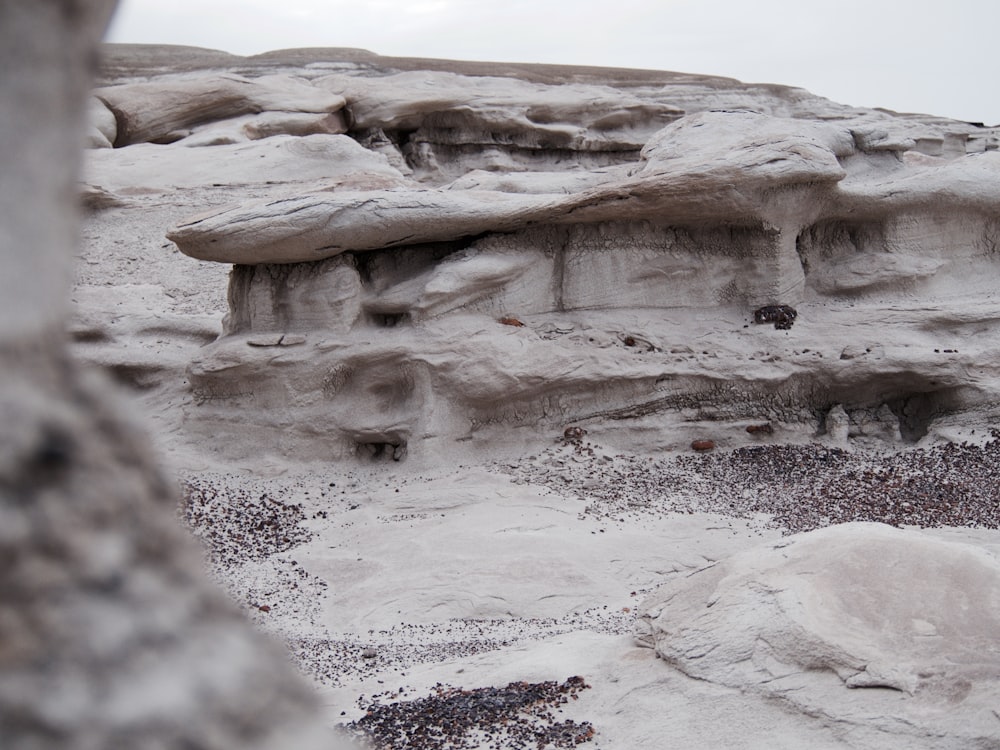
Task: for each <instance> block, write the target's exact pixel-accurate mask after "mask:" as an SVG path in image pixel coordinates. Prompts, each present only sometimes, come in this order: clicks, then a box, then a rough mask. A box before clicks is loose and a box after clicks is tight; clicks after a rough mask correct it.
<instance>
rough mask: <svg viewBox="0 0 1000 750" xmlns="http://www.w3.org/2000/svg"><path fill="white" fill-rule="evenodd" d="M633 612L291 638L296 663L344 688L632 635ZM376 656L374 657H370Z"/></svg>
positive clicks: (595, 611) (584, 612)
mask: <svg viewBox="0 0 1000 750" xmlns="http://www.w3.org/2000/svg"><path fill="white" fill-rule="evenodd" d="M633 624H634V617H633V615H631V614H630V613H629V612H628V611H624V610H616V609H614V608H609V607H606V606H604V607H594V608H591V609H586V610H582V611H580V612H574V613H571V614H568V615H566V616H564V617H559V618H538V617H535V618H511V619H497V618H482V619H478V620H471V619H469V620H465V619H463V620H446V621H444V622H439V623H424V624H419V625H415V624H410V623H400V624H399V625H397V626H395V627H393V628H390V629H385V630H372V631H369V632H368V635H367V638H364V639H362V638H360V637H357V636H354V637H346V638H344V637H336V636H335V635H334V634H327V635H326V636H313V637H293V638H287V639H286V640H287V641H288V648H289V651H290V653H291V656H292V659H293V661H295V662H296V664H298V665H299V668H300V669H301V670H302V671H303V672H305V673H306V674H308V675H310V676H311V677H312V678H313V679H315V680H316V681H317V682H320V683H323V684H325V685H341V684H344V682H346V681H349V680H352V679H363V678H367V677H372V676H375V675H377V674H393V673H394V674H403V673H405V672H406V670H408V669H410V668H411V667H413V666H414V665H417V664H437V663H440V662H444V661H455V660H459V659H464V658H467V657H470V656H475V655H476V654H482V653H485V652H488V651H497V650H499V649H502V648H507V647H510V646H516V645H518V644H520V643H524V642H527V641H537V640H542V639H545V638H551V637H553V636H557V635H561V634H564V633H572V632H575V631H579V630H588V631H591V632H597V633H605V634H609V635H627V634H629V633H631V632H632V628H633ZM373 652H374V654H375V655H374V656H369V654H371V653H373Z"/></svg>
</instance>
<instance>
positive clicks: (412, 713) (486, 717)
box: [345, 676, 594, 750]
mask: <svg viewBox="0 0 1000 750" xmlns="http://www.w3.org/2000/svg"><path fill="white" fill-rule="evenodd" d="M588 687H590V686H589V685H587V683H586V682H585V680H584V679H583V677H579V676H577V677H570V678H569V679H567V680H566V681H565V682H563V683H561V684H560V683H558V682H556V681H554V680H553V681H549V682H536V683H528V682H512V683H510V684H509V685H507V686H506V687H483V688H476V689H473V690H466V689H463V688H457V687H449V686H445V685H441V684H438V685H437V686H436V687H435V689H434V691H433V692H432V694H431V695H429V696H426V697H423V698H417V699H414V700H406V701H399V700H396V699H397V698H398V697H399V696H400V694H401V693H402V692H403V690H402V689H401V690H400V691H397V692H396V693H391V694H390V693H386V694H383V695H380V696H374V697H373V698H372V702H371V703H369V704H368V705H367V706H365V705H361V708H365V709H366V710H367V713H366V714H365V715H364V716H363V717H362V718H361V719H358V720H357V721H354V722H351V723H350V724H347V725H345V728H346V729H347V730H348V732H349V733H350V734H352V735H354V736H355V737H357V738H359V739H363V740H367V741H368V742H369V743H370V744H371V747H373V748H375V750H409V749H410V748H412V749H413V750H478V748H490V749H491V750H505V749H507V748H510V749H511V750H513V749H514V748H517V749H518V750H520V748H537V749H538V750H546V749H547V748H571V747H576V746H577V745H581V744H583V743H585V742H589V741H590V740H591V739H592V738H593V736H594V727H593V726H592V725H591V723H590V722H588V721H575V720H572V719H560V718H559V717H558V716H557V715H556V714H559V713H561V706H564V705H566V704H567V703H568V702H569V701H570V700H576V699H577V694H578V693H579V692H580V691H581V690H585V689H587V688H588ZM359 703H360V701H359Z"/></svg>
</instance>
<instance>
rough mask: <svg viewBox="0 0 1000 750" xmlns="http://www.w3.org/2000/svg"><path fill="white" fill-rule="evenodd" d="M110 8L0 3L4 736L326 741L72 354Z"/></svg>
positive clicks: (284, 668) (186, 743)
mask: <svg viewBox="0 0 1000 750" xmlns="http://www.w3.org/2000/svg"><path fill="white" fill-rule="evenodd" d="M113 5H114V4H113V2H52V1H50V0H44V1H39V0H13V1H12V2H4V3H3V4H0V162H2V163H3V170H0V242H2V246H3V250H4V264H5V269H4V273H3V275H2V277H0V311H2V313H3V314H2V316H0V424H2V429H0V592H2V595H0V745H2V746H3V747H4V748H5V750H7V749H9V750H36V749H37V748H53V749H57V748H65V749H66V750H69V749H72V750H99V749H102V748H110V747H143V748H164V749H165V748H194V747H202V748H208V747H212V748H220V750H221V749H222V748H234V749H235V748H243V749H245V748H278V747H280V748H321V747H322V748H329V747H330V746H331V741H332V740H331V737H330V736H329V734H328V732H327V731H326V729H325V727H324V726H323V724H322V723H321V721H319V719H318V717H317V713H316V712H317V708H316V702H315V699H314V696H313V695H312V693H311V691H310V689H309V688H308V687H307V686H306V685H305V683H304V682H303V681H302V680H301V679H300V678H299V676H298V675H297V674H296V673H295V672H294V670H293V669H292V667H291V666H290V665H289V663H288V660H287V657H286V655H285V654H284V653H283V652H282V650H281V648H280V647H279V646H277V645H275V644H274V643H271V642H269V641H267V640H266V639H264V638H263V637H262V636H261V635H260V634H259V633H257V632H256V631H254V630H253V629H252V628H251V627H250V625H249V623H247V622H246V621H245V620H244V619H243V618H242V616H241V615H240V613H239V612H238V611H237V609H236V608H235V606H234V605H233V604H232V603H231V602H230V601H229V600H228V599H226V598H225V596H224V595H223V594H222V593H221V592H220V591H218V590H216V588H215V587H214V586H213V585H211V584H209V583H208V582H207V580H206V579H205V577H204V574H203V572H202V569H201V557H200V554H199V551H198V550H196V549H194V547H193V545H192V544H191V541H190V539H189V537H188V536H187V535H186V534H185V533H184V532H183V531H182V530H181V528H180V526H179V524H178V522H177V518H176V510H175V497H174V492H173V490H172V483H171V482H170V481H169V480H167V479H166V477H165V475H164V474H163V473H162V472H161V470H160V469H159V468H158V467H157V465H156V464H155V462H154V461H153V460H152V458H151V451H150V449H149V448H148V445H147V441H146V439H145V437H144V436H143V435H142V434H141V433H140V431H139V430H137V429H136V428H135V427H134V426H133V424H132V421H131V418H130V417H128V416H125V414H124V413H123V412H128V409H129V408H130V407H128V406H126V405H125V404H124V403H123V402H122V401H120V400H119V398H118V397H117V396H116V395H115V394H113V393H112V392H111V390H110V389H109V387H108V385H107V383H106V382H105V380H104V379H103V378H102V377H98V376H96V375H95V374H94V373H93V372H89V373H88V372H85V371H84V370H83V369H82V368H81V367H80V365H79V364H78V363H77V362H75V361H74V360H73V359H72V358H71V357H70V356H69V352H68V346H67V343H66V339H65V333H64V326H65V320H66V317H67V309H68V298H69V272H70V263H71V259H72V253H73V250H74V246H75V239H74V237H75V235H76V232H77V216H76V212H75V205H74V200H73V195H74V191H73V186H74V181H75V179H76V171H77V170H76V167H77V164H78V158H77V157H78V151H79V149H80V146H81V145H82V138H81V135H82V133H83V132H84V127H83V125H84V112H85V110H86V96H87V91H88V88H89V85H90V80H89V77H90V74H91V73H92V71H91V70H90V69H89V66H90V64H91V62H92V61H93V59H94V56H95V54H96V47H97V40H98V39H99V37H100V34H101V32H102V30H103V28H104V25H105V24H106V23H107V20H108V17H109V15H110V12H111V10H112V9H113ZM94 110H95V107H91V113H93V112H94ZM104 119H105V120H106V118H104ZM98 130H99V132H100V133H101V134H102V135H103V136H104V137H105V138H106V139H107V140H110V138H109V137H108V136H109V135H111V132H110V123H107V122H104V123H103V124H99V125H98Z"/></svg>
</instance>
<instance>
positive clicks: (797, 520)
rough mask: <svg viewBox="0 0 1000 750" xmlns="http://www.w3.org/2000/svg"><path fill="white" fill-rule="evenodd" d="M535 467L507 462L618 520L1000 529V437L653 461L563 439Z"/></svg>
mask: <svg viewBox="0 0 1000 750" xmlns="http://www.w3.org/2000/svg"><path fill="white" fill-rule="evenodd" d="M560 442H561V444H560V445H559V446H557V447H553V448H550V449H548V450H547V451H545V452H543V454H542V455H541V456H539V457H538V459H536V460H535V461H531V462H527V461H526V462H522V463H521V464H518V465H505V466H503V467H502V469H501V470H502V471H504V472H505V473H509V474H511V475H512V476H514V478H515V481H519V482H525V483H532V484H540V485H543V486H546V487H548V488H550V489H551V490H553V491H555V492H558V493H561V494H575V495H577V496H579V497H581V498H584V499H585V500H587V501H588V506H587V509H586V514H587V515H591V516H597V517H600V518H607V519H612V520H617V521H625V520H626V519H633V520H634V519H636V518H641V517H642V516H645V515H648V514H657V515H659V514H663V513H670V512H675V513H676V512H680V513H693V512H712V513H719V514H722V515H726V516H730V517H734V518H741V519H761V518H765V519H766V520H765V521H764V523H765V524H766V525H767V526H769V527H772V528H779V529H782V530H784V531H786V532H788V533H796V532H800V531H809V530H812V529H817V528H822V527H825V526H831V525H833V524H838V523H846V522H849V521H878V522H881V523H886V524H889V525H892V526H918V527H923V528H929V527H940V526H958V527H963V526H964V527H978V528H990V529H996V528H1000V468H998V467H1000V432H997V431H994V432H993V436H992V439H991V440H989V441H988V442H986V443H984V444H982V445H978V444H973V443H946V444H943V445H935V446H932V447H928V448H915V449H911V450H906V451H897V452H886V453H867V452H866V453H861V452H857V453H855V452H852V451H848V450H844V449H841V448H830V447H826V446H823V445H819V444H810V445H762V446H749V447H744V448H738V449H736V450H732V451H716V452H713V453H702V454H697V455H695V454H686V455H678V456H669V457H664V458H649V457H642V456H635V455H629V454H616V455H613V456H612V455H607V454H606V453H604V452H602V451H601V450H600V449H598V448H596V447H595V446H591V445H590V444H589V443H584V442H580V441H576V442H565V441H560Z"/></svg>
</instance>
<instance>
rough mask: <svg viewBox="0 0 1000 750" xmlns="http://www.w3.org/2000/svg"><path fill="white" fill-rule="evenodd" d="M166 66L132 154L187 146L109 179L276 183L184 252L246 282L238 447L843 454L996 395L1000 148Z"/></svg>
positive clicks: (321, 54) (746, 98)
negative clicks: (835, 444) (759, 448)
mask: <svg viewBox="0 0 1000 750" xmlns="http://www.w3.org/2000/svg"><path fill="white" fill-rule="evenodd" d="M142 54H145V55H146V57H142V56H141V54H140V52H139V51H137V50H135V49H131V48H112V50H111V53H110V58H109V62H108V63H107V67H106V71H107V76H108V80H106V83H108V84H109V85H106V86H103V87H101V88H99V89H98V90H97V93H96V96H97V97H98V99H99V100H100V101H102V102H104V103H106V104H107V105H108V107H109V108H110V109H111V110H112V111H113V112H114V113H115V115H116V120H117V123H118V127H117V135H116V137H115V143H116V144H117V145H119V146H125V145H126V144H130V143H135V142H137V141H158V142H163V141H165V140H166V141H171V142H172V145H170V146H169V147H167V146H162V145H159V146H157V145H150V144H140V145H130V146H126V147H125V148H120V149H114V150H113V151H112V150H108V149H105V150H104V151H103V152H95V155H94V160H93V163H94V165H95V166H96V167H97V168H96V169H95V171H94V173H93V175H92V176H91V177H90V178H89V179H90V180H91V181H92V182H95V183H96V184H98V185H99V186H100V187H101V188H102V189H104V190H106V191H107V190H110V191H111V193H112V195H113V194H114V191H115V188H116V187H117V186H116V185H115V184H114V180H115V179H116V178H115V177H113V176H112V175H118V177H117V179H118V180H119V181H120V180H121V179H122V176H121V175H122V174H124V172H123V171H122V170H123V169H126V170H127V169H128V166H127V165H129V164H130V163H131V164H135V165H136V166H135V174H136V175H138V174H139V173H142V174H143V175H145V176H144V177H142V178H141V179H142V180H144V181H145V182H146V183H149V181H150V179H152V180H153V181H154V182H155V180H156V178H155V177H150V175H153V174H154V170H153V166H154V165H156V164H157V163H161V162H162V160H164V159H167V158H170V159H173V160H175V161H173V162H172V165H171V168H170V169H171V179H172V180H174V182H175V183H178V184H186V185H188V186H190V187H192V188H197V187H200V188H202V189H205V188H208V187H209V186H211V185H233V184H237V183H239V184H247V183H248V182H257V183H263V184H262V185H261V189H260V190H258V191H257V197H256V198H255V199H251V200H248V201H244V202H241V203H238V204H236V205H232V204H231V203H229V204H223V205H218V202H217V201H216V202H215V203H216V205H215V206H213V207H211V208H210V210H208V211H201V212H199V213H197V214H196V215H194V216H192V217H190V218H186V219H181V220H179V221H177V222H176V223H175V226H174V227H173V228H172V229H170V231H169V232H168V235H167V236H168V238H169V239H170V240H172V241H173V242H174V243H176V245H177V247H178V248H179V249H180V250H181V252H183V253H186V254H188V255H190V256H192V257H194V258H198V259H202V260H207V261H216V262H221V263H226V264H232V265H233V271H232V274H231V279H230V285H229V300H228V303H229V314H228V317H227V321H226V325H225V329H224V335H223V336H222V337H220V338H219V340H218V341H217V342H215V343H214V344H213V345H212V346H211V347H208V348H207V349H205V350H203V351H202V352H200V353H199V354H198V355H197V360H196V361H195V362H194V363H193V364H192V366H191V369H190V373H189V379H190V384H191V393H192V396H193V399H194V401H195V404H196V406H195V408H193V409H192V410H191V412H190V414H189V417H190V419H191V421H192V424H193V425H195V426H196V429H198V428H200V429H205V430H206V431H207V432H206V434H209V433H210V434H212V435H216V436H222V435H226V436H227V437H226V439H225V440H221V441H220V444H223V445H226V446H231V447H234V448H236V449H237V450H240V451H242V450H245V448H246V446H247V445H248V442H247V441H248V440H250V441H252V442H253V444H271V443H273V441H272V440H271V439H270V437H269V436H271V435H274V434H277V433H280V434H281V436H282V439H281V443H282V445H284V446H285V448H284V449H283V450H285V451H290V452H293V453H295V454H297V455H299V456H301V457H309V456H315V457H318V456H349V455H352V454H355V453H357V452H360V455H368V454H369V453H370V452H371V450H372V446H379V445H390V446H394V447H393V449H392V450H391V451H388V454H390V455H397V454H399V453H400V450H397V449H400V447H401V446H403V445H404V444H405V445H407V446H408V448H407V449H406V452H407V453H408V455H411V456H415V455H421V454H426V453H427V452H428V451H431V452H433V451H440V450H445V449H446V448H447V447H449V446H451V447H454V446H456V441H460V443H461V447H462V449H463V450H476V446H477V445H481V444H485V443H488V442H489V440H493V441H495V440H496V435H493V437H492V438H489V439H484V438H486V436H487V435H491V434H492V433H495V432H497V430H495V429H492V428H493V427H499V428H500V429H499V432H501V433H503V434H511V433H512V432H514V433H518V432H519V433H525V434H526V435H534V436H535V437H536V438H537V437H538V436H541V435H545V434H552V433H553V431H555V434H558V431H560V430H561V429H562V428H563V427H564V426H565V425H566V424H568V423H573V424H580V425H586V426H587V428H588V429H589V430H591V432H592V434H594V433H599V434H602V435H604V436H606V439H608V440H611V441H613V442H617V443H618V444H622V445H626V446H627V445H630V444H634V439H635V436H636V435H639V434H641V435H642V440H643V441H644V444H646V445H648V444H649V441H650V440H653V441H654V443H655V444H658V445H660V446H664V447H679V446H682V445H687V444H689V443H690V441H691V439H692V438H693V437H696V436H695V435H694V434H692V430H695V429H697V430H700V431H704V430H705V426H706V424H708V425H709V430H710V432H711V433H712V434H713V436H714V438H715V439H716V441H717V442H719V443H720V445H737V444H740V443H741V442H745V441H746V440H747V439H748V438H747V436H746V435H745V434H744V433H743V427H744V426H745V421H746V420H747V419H757V420H770V421H772V422H775V423H777V424H780V425H782V429H783V431H784V435H785V438H786V439H789V438H790V437H792V436H798V437H797V439H813V438H814V437H816V436H817V435H820V436H822V435H828V436H829V439H830V440H835V439H841V438H835V436H836V435H841V433H842V431H840V430H838V429H835V428H834V427H833V420H832V419H831V420H830V425H829V426H828V425H827V414H829V413H831V411H832V410H833V411H835V410H837V409H842V410H844V412H845V413H846V415H847V419H848V422H849V423H850V424H851V427H850V428H849V429H848V436H849V437H862V436H868V437H871V436H872V431H871V430H867V431H866V428H864V427H863V424H865V423H866V421H868V417H866V415H868V414H873V413H883V416H882V417H879V419H880V420H881V421H883V422H885V421H886V420H888V422H887V423H888V425H889V427H890V429H889V431H888V432H887V433H885V434H887V435H889V436H890V439H891V440H896V441H898V440H903V441H911V442H912V441H916V440H919V439H920V438H922V437H923V436H924V435H926V434H928V432H929V431H931V430H932V427H934V426H936V427H937V428H942V429H947V425H948V424H949V423H950V421H954V420H955V419H959V420H960V419H961V415H962V414H963V413H966V412H967V411H969V410H970V409H977V410H982V409H984V408H987V409H988V408H991V407H989V405H990V404H993V403H996V393H995V388H994V386H993V385H991V383H992V382H993V378H994V376H995V374H996V373H995V372H994V368H995V366H994V365H993V362H994V359H995V358H994V357H993V356H992V354H991V346H992V345H991V344H990V343H989V340H988V339H986V338H983V337H977V338H975V339H969V338H968V337H967V336H966V335H965V332H968V331H972V330H975V331H986V330H992V328H993V327H994V326H995V322H994V321H995V320H996V318H997V314H996V310H995V309H994V308H995V303H993V302H991V293H992V283H991V282H990V279H991V277H992V274H993V273H995V271H996V263H997V256H996V253H995V248H996V245H997V241H998V239H1000V219H998V216H997V213H996V205H997V203H998V200H1000V156H998V154H997V152H996V145H997V142H996V132H995V131H993V130H990V129H987V128H982V127H978V126H975V125H970V124H967V123H961V122H955V121H948V120H943V119H940V118H933V117H929V116H901V115H894V114H892V113H887V112H882V111H873V110H859V109H854V108H850V107H845V106H841V105H837V104H834V103H832V102H829V101H826V100H823V99H820V98H818V97H814V96H812V95H809V94H808V93H806V92H804V91H801V90H797V89H788V88H783V87H778V86H749V85H744V84H740V83H738V82H736V81H731V80H726V79H714V78H707V77H695V76H685V75H680V74H671V73H654V72H649V71H634V72H629V71H600V70H596V69H573V68H554V67H548V66H503V65H496V66H493V67H490V66H477V65H476V64H471V63H470V64H464V63H450V64H449V63H442V62H438V63H434V62H433V61H431V62H428V61H423V63H422V64H423V66H424V67H425V68H427V69H425V70H414V68H416V67H418V64H417V63H416V62H414V61H410V60H396V59H391V58H385V59H383V58H378V57H376V56H372V55H370V54H362V53H359V52H357V51H344V50H339V51H338V50H325V51H324V50H312V51H297V52H286V53H271V54H269V55H263V56H258V57H255V58H235V59H233V60H230V61H229V63H228V71H233V70H238V71H239V73H240V76H239V77H236V76H234V75H233V74H232V73H231V72H227V71H226V70H220V69H219V67H218V64H219V61H218V59H217V58H216V57H215V56H213V55H212V54H210V53H207V52H203V53H202V56H203V57H199V55H197V54H194V53H193V52H192V54H191V55H190V56H189V57H188V58H187V59H186V63H185V65H180V64H179V63H178V61H177V59H176V58H174V57H172V56H170V55H168V54H166V53H164V52H161V53H160V57H159V58H157V56H156V54H154V53H152V52H149V51H148V50H147V51H146V52H144V53H142ZM130 55H131V58H130ZM128 59H131V60H132V61H133V62H132V65H133V68H137V69H139V70H143V79H144V80H143V82H142V83H134V82H130V80H129V78H128V76H126V75H123V74H122V72H121V71H122V65H124V63H123V61H124V60H128ZM227 60H228V58H227ZM144 65H145V66H149V67H148V68H144V67H143V66H144ZM151 69H152V71H155V75H154V74H151ZM248 118H249V119H248ZM317 118H319V119H317ZM324 123H325V124H324ZM100 127H101V126H100V123H99V122H98V121H95V128H100ZM105 130H106V128H105ZM101 132H105V131H103V130H102V131H101ZM109 140H110V139H109ZM186 147H197V148H186ZM137 149H142V151H138V150H137ZM163 149H169V150H168V151H166V152H164V151H163ZM165 153H167V154H170V156H169V157H168V156H165V155H164V154H165ZM258 160H259V161H258ZM258 163H259V165H260V166H261V167H265V165H266V167H265V168H264V169H263V170H256V179H254V178H253V177H252V175H254V174H255V170H254V165H255V164H258ZM185 164H189V165H190V166H186V167H185V166H184V165H185ZM206 165H212V166H211V167H206ZM102 174H103V175H107V176H106V177H105V176H102ZM119 184H120V183H119ZM123 187H124V186H123ZM148 187H149V189H151V190H154V191H156V190H161V189H163V188H162V187H157V186H156V185H155V184H149V185H148ZM119 197H120V196H119ZM917 298H919V299H920V300H921V302H920V303H914V302H913V300H915V299H917ZM765 305H787V306H789V307H791V308H793V309H794V310H796V311H797V313H798V317H797V318H796V319H795V327H794V329H789V327H788V326H779V332H778V333H776V332H775V331H774V330H773V328H772V329H771V330H765V329H764V327H763V326H760V325H758V324H756V323H754V322H753V312H754V310H756V309H759V308H760V307H761V306H765ZM504 316H514V317H516V318H517V319H518V320H519V321H521V322H522V323H524V325H523V326H521V327H517V328H516V329H514V328H508V329H506V330H505V329H503V328H499V327H498V326H500V325H501V324H500V323H498V322H497V321H498V319H500V318H502V317H504ZM886 325H891V326H892V330H893V336H892V341H891V343H889V342H885V341H884V340H883V330H884V327H885V326H886ZM782 329H783V330H782ZM956 337H961V339H962V346H961V348H960V351H959V347H958V346H957V339H956ZM694 339H697V340H698V341H699V342H700V343H699V345H698V347H697V348H691V349H690V350H686V349H685V348H684V346H686V344H685V345H684V346H681V345H680V344H679V342H680V341H682V340H683V341H685V342H688V341H691V340H694ZM640 340H641V341H642V342H643V345H641V346H635V345H634V344H632V345H626V344H625V343H624V342H626V341H632V342H635V341H640ZM949 350H955V351H949ZM942 352H947V353H945V354H942ZM970 368H980V369H982V372H983V375H982V376H981V377H976V378H969V377H968V373H969V371H970ZM835 413H837V414H839V411H835ZM741 420H742V421H741ZM248 421H249V422H250V423H251V424H253V425H255V428H254V429H251V430H247V424H248ZM736 422H739V424H736ZM654 424H655V427H653V425H654ZM199 426H200V427H199ZM376 452H377V453H379V455H383V454H384V453H385V452H384V451H381V450H376Z"/></svg>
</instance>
